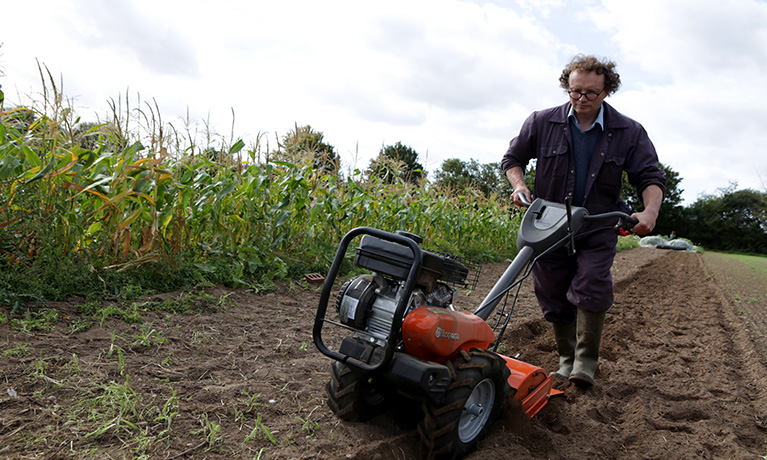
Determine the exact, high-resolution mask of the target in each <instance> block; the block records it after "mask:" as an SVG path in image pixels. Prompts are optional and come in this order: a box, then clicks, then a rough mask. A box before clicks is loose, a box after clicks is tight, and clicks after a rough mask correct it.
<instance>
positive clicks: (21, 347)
mask: <svg viewBox="0 0 767 460" xmlns="http://www.w3.org/2000/svg"><path fill="white" fill-rule="evenodd" d="M28 355H29V344H28V343H20V344H18V345H16V346H15V347H12V348H9V349H7V350H5V351H3V357H6V356H11V357H14V358H23V357H25V356H28Z"/></svg>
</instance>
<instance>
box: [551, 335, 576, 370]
mask: <svg viewBox="0 0 767 460" xmlns="http://www.w3.org/2000/svg"><path fill="white" fill-rule="evenodd" d="M575 324H576V322H575V321H573V322H572V323H570V324H564V323H552V325H553V326H554V340H556V344H557V353H558V354H559V370H557V371H556V372H554V376H555V377H559V378H562V379H567V378H569V377H570V373H571V372H572V371H573V363H574V362H575V344H576V340H575V330H576V326H575Z"/></svg>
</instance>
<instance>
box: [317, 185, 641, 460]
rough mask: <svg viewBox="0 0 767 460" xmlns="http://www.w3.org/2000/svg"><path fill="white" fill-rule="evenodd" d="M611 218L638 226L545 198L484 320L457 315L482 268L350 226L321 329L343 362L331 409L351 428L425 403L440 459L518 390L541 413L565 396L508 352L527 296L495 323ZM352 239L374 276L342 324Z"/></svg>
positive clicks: (484, 309)
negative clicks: (341, 274) (399, 406)
mask: <svg viewBox="0 0 767 460" xmlns="http://www.w3.org/2000/svg"><path fill="white" fill-rule="evenodd" d="M607 218H613V219H620V221H619V223H618V225H616V230H618V229H619V228H622V229H625V228H630V225H631V223H630V222H631V221H632V220H633V221H634V222H635V220H634V219H633V218H631V217H629V216H628V215H627V214H625V213H622V212H613V213H607V214H599V215H594V216H589V215H588V212H587V211H586V209H585V208H581V207H573V206H570V205H569V203H568V204H566V205H563V204H560V203H554V202H549V201H544V200H540V199H538V200H535V201H534V202H533V203H532V204H531V205H530V206H529V208H528V210H527V212H526V213H525V216H524V218H523V220H522V223H521V225H520V228H519V234H518V237H517V246H518V248H519V253H518V255H517V256H516V257H515V258H514V260H513V261H512V262H511V264H510V265H509V267H508V269H507V270H506V271H505V273H504V274H503V275H502V276H501V278H500V279H499V280H498V282H497V283H496V284H495V286H494V287H493V289H492V290H491V291H490V293H489V294H487V296H486V297H485V299H484V300H483V301H482V303H481V304H480V305H479V307H477V309H476V310H475V311H474V313H464V312H460V311H455V310H454V309H453V307H452V302H453V296H454V294H455V292H456V291H455V288H454V287H451V286H461V287H467V286H468V287H470V288H471V287H472V286H470V285H472V284H476V280H477V277H478V275H479V270H478V268H479V267H478V266H473V264H472V263H470V262H469V261H466V260H464V259H461V258H458V257H455V256H450V255H446V254H442V253H435V252H428V251H424V250H422V249H421V247H420V246H419V244H420V243H421V242H422V241H421V238H420V237H418V236H416V235H412V234H409V233H405V232H401V231H398V232H396V233H389V232H385V231H382V230H378V229H374V228H369V227H361V228H355V229H353V230H351V231H350V232H349V233H347V234H346V235H345V236H344V238H343V239H342V240H341V243H340V245H339V248H338V251H337V252H336V255H335V258H334V260H333V263H332V265H331V267H330V270H329V272H328V274H327V277H326V279H325V282H324V285H323V288H322V294H321V297H320V302H319V308H318V309H317V315H316V318H315V322H314V330H313V336H314V337H313V338H314V343H315V345H316V346H317V348H318V349H319V350H320V351H321V352H322V353H323V354H324V355H326V356H328V357H330V358H332V359H333V360H334V361H333V362H332V364H331V369H330V370H331V378H330V381H329V382H328V383H327V385H326V390H327V394H328V406H329V407H330V409H331V410H332V411H333V412H334V413H335V414H336V416H338V417H339V418H340V419H341V420H345V421H365V420H368V419H370V418H371V417H373V416H374V415H376V414H377V413H378V412H380V411H381V410H382V409H383V408H384V407H387V408H388V407H390V406H392V404H387V402H391V401H394V400H398V398H401V397H403V396H404V397H405V398H408V399H412V400H416V401H419V402H421V405H422V409H423V419H422V420H421V422H420V423H419V425H418V432H419V435H420V437H421V439H422V440H423V442H424V444H425V447H426V449H427V452H428V454H427V456H428V457H429V458H437V459H457V458H460V457H462V456H464V455H465V454H466V453H468V452H469V451H471V450H472V449H474V448H475V447H476V445H477V443H478V442H479V440H480V439H482V437H483V436H484V435H485V434H486V433H487V431H488V430H489V428H490V425H491V422H492V421H493V420H495V419H496V418H497V417H498V415H499V413H500V411H501V407H502V405H503V401H504V399H505V397H506V395H507V393H508V392H509V391H513V392H514V398H515V399H516V400H518V401H519V403H520V404H521V406H522V408H523V410H524V411H525V412H526V413H527V414H528V415H529V416H531V417H532V416H534V415H535V414H536V413H538V411H540V410H541V409H542V408H543V407H544V406H545V405H546V404H547V402H548V400H549V398H550V397H551V396H554V395H556V394H559V393H561V392H560V391H558V390H555V389H553V388H552V381H553V375H549V374H547V373H546V371H544V370H543V369H542V368H540V367H538V366H534V365H531V364H528V363H525V362H522V361H519V360H517V359H515V358H511V357H508V356H503V355H501V354H498V353H497V349H498V345H499V341H500V339H501V337H502V335H503V332H504V330H505V329H506V326H507V325H508V324H509V320H510V319H511V313H512V311H513V307H514V304H515V302H516V295H515V296H514V298H513V300H512V301H511V302H508V301H507V302H504V304H503V307H502V308H501V309H499V311H498V312H496V315H495V317H494V318H492V319H491V315H493V312H495V311H496V307H497V306H498V304H499V303H501V301H502V300H503V299H504V297H505V296H506V294H507V293H508V292H509V291H510V290H511V289H512V288H514V287H516V286H518V285H519V284H520V283H521V282H522V281H523V280H524V279H525V278H527V277H528V276H529V275H530V272H531V269H532V266H533V264H534V263H535V261H536V259H537V258H538V257H540V256H541V255H543V254H546V253H547V252H550V251H553V250H555V249H558V248H560V247H563V246H565V245H567V244H570V248H571V250H572V248H573V247H574V246H573V243H574V238H573V235H574V234H575V232H576V231H578V229H579V228H581V226H582V225H583V223H584V222H585V221H587V220H594V219H607ZM353 240H359V243H358V247H357V248H356V255H355V257H354V265H356V266H357V267H359V268H362V269H365V270H368V271H370V273H369V274H363V275H358V276H355V277H353V278H352V279H350V280H348V281H346V282H345V283H343V285H342V286H341V287H340V289H339V290H338V292H337V293H336V295H335V313H336V315H337V319H329V318H328V317H327V312H328V303H329V301H330V298H331V294H332V291H333V289H334V285H335V281H336V277H337V275H338V271H339V269H340V267H341V264H342V262H343V261H344V259H345V257H346V253H347V250H348V248H349V245H350V244H351V242H352V241H353ZM470 268H473V269H474V270H473V272H474V273H475V275H476V277H474V278H472V277H471V276H470V273H471V272H472V270H470ZM517 294H518V290H517ZM488 321H489V322H490V323H492V324H493V326H491V325H490V324H488ZM325 326H333V327H332V328H327V329H328V330H325V329H326V328H325ZM394 406H396V404H395V405H394Z"/></svg>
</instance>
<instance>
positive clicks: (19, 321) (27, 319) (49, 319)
mask: <svg viewBox="0 0 767 460" xmlns="http://www.w3.org/2000/svg"><path fill="white" fill-rule="evenodd" d="M58 319H59V312H58V310H54V309H52V308H43V309H40V310H31V309H27V310H26V311H25V312H24V316H23V317H22V318H12V319H11V328H12V329H15V330H17V331H21V332H27V333H29V332H37V331H39V332H50V331H52V330H53V329H54V328H55V327H56V326H55V324H56V322H57V321H58Z"/></svg>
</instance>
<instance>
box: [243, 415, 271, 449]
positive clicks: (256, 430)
mask: <svg viewBox="0 0 767 460" xmlns="http://www.w3.org/2000/svg"><path fill="white" fill-rule="evenodd" d="M259 432H262V433H264V436H266V439H268V440H269V442H271V443H272V444H277V438H275V437H274V436H273V435H272V433H271V431H269V428H267V427H266V425H264V424H263V423H262V422H261V414H258V415H257V416H256V425H255V426H254V427H253V429H252V430H251V431H250V433H249V434H248V435H247V436H245V442H250V441H251V440H253V439H255V438H256V437H257V436H258V433H259Z"/></svg>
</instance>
